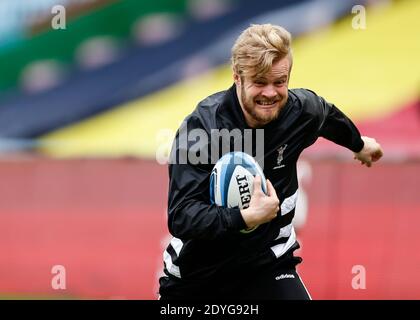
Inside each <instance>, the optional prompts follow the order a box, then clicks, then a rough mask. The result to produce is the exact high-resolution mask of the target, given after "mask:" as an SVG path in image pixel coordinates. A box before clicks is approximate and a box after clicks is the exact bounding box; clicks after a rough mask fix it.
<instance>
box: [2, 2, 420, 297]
mask: <svg viewBox="0 0 420 320" xmlns="http://www.w3.org/2000/svg"><path fill="white" fill-rule="evenodd" d="M55 5H63V6H64V8H65V9H66V16H65V17H66V19H65V23H66V26H65V29H58V30H55V29H53V28H52V25H51V21H52V19H53V18H54V16H56V15H57V14H56V13H52V8H53V7H54V6H55ZM355 5H362V6H364V7H365V8H366V28H365V29H354V28H353V27H352V23H354V19H355V18H357V15H358V13H357V12H353V13H352V8H354V6H355ZM356 8H358V7H356ZM419 18H420V1H416V0H412V1H410V0H400V1H365V0H359V1H352V0H346V1H333V0H311V1H309V0H282V1H280V0H260V1H252V0H242V1H240V0H178V1H172V0H154V1H138V0H84V1H83V0H61V1H58V0H30V1H26V0H2V1H0V70H1V72H0V199H1V200H0V253H1V254H0V298H16V299H23V298H28V297H29V298H40V299H43V298H59V299H61V298H70V299H71V298H76V299H156V291H157V278H158V275H159V273H160V271H161V269H162V252H163V248H164V246H165V244H166V242H167V240H168V238H167V237H168V231H167V227H166V193H167V168H166V166H165V165H161V164H159V163H158V162H157V161H156V153H157V152H158V153H161V152H163V153H165V150H166V151H167V148H168V147H169V146H170V139H171V137H172V134H173V133H174V132H175V130H176V129H177V127H178V126H179V124H180V123H181V121H182V120H183V118H184V117H185V116H186V115H187V114H188V113H189V112H190V111H191V110H192V109H193V108H194V107H195V105H196V104H197V102H198V101H199V100H201V99H202V98H204V97H205V96H207V95H209V94H210V93H213V92H215V91H219V90H224V89H225V88H227V87H228V86H230V85H231V83H232V77H231V71H230V68H229V61H228V60H229V55H230V48H231V46H232V44H233V41H234V39H235V38H236V37H237V36H238V34H239V33H240V31H241V30H242V29H244V28H246V27H247V26H248V25H249V24H250V23H264V22H270V23H274V24H280V25H283V26H284V27H286V28H287V29H288V30H289V31H291V33H292V34H293V37H294V67H293V71H292V78H291V84H290V87H291V88H293V87H306V88H311V89H313V90H314V91H316V92H317V93H318V94H320V95H322V96H324V97H325V98H326V99H327V100H329V101H330V102H333V103H335V104H336V105H337V106H339V107H340V108H341V109H342V110H343V111H344V112H346V113H347V114H348V115H349V116H351V118H352V119H354V121H355V122H356V123H357V124H358V126H359V127H360V129H361V131H362V133H363V134H364V135H368V136H372V137H375V138H376V139H377V140H378V141H379V142H380V143H381V144H382V146H383V148H384V150H385V156H384V159H383V161H382V162H381V163H379V164H377V165H376V166H374V167H373V168H371V169H366V168H364V167H361V166H360V165H358V164H357V163H355V162H353V161H352V155H351V152H349V151H347V150H345V149H342V148H338V147H336V146H334V145H332V144H331V143H328V142H325V141H319V142H317V143H316V144H315V145H314V146H312V147H311V148H310V149H308V150H307V151H305V153H304V154H303V155H302V160H301V161H300V163H299V176H300V183H301V190H302V193H301V197H300V202H299V216H298V220H297V222H296V223H297V224H296V227H297V228H298V230H299V232H298V238H299V239H300V241H301V244H302V249H300V252H299V253H300V254H301V256H302V257H303V259H304V263H303V264H302V265H301V266H299V271H300V273H301V275H302V277H303V279H304V281H305V284H306V286H307V287H308V289H309V290H310V292H311V294H312V296H313V298H314V299H419V298H420V275H419V270H420V254H419V252H418V248H419V245H420V233H419V232H418V231H419V225H420V193H419V190H420V182H419V180H420V162H419V159H420V38H419V30H420V19H419ZM61 22H63V20H62V21H61ZM54 265H62V266H64V267H65V270H66V289H65V290H54V289H53V288H52V286H51V281H52V278H53V276H54V274H52V273H51V270H52V267H53V266H54ZM358 265H361V266H363V267H364V268H365V271H366V288H365V289H359V290H355V289H353V287H352V281H353V280H354V277H355V276H356V274H354V273H352V268H353V267H354V266H358Z"/></svg>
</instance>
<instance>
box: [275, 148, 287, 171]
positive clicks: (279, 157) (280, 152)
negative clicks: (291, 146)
mask: <svg viewBox="0 0 420 320" xmlns="http://www.w3.org/2000/svg"><path fill="white" fill-rule="evenodd" d="M286 148H287V144H284V145H282V146H281V147H280V148H278V149H277V152H278V155H277V165H276V166H275V167H274V168H273V169H280V168H283V167H284V164H282V161H283V153H284V150H286Z"/></svg>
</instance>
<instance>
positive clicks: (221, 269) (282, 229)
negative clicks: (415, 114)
mask: <svg viewBox="0 0 420 320" xmlns="http://www.w3.org/2000/svg"><path fill="white" fill-rule="evenodd" d="M288 93H289V95H288V100H287V102H286V104H285V106H284V107H283V109H282V110H281V111H280V114H279V116H278V117H277V119H275V120H273V121H272V122H270V123H269V124H267V125H266V126H264V127H263V128H260V129H263V130H264V131H263V133H264V134H263V140H261V139H257V138H256V137H258V133H257V130H258V129H252V128H250V127H249V126H248V125H247V124H246V121H245V118H244V115H243V112H242V109H241V106H240V104H239V100H238V97H237V94H236V89H235V86H234V85H233V86H232V87H231V88H230V89H228V90H226V91H223V92H218V93H216V94H213V95H211V96H209V97H208V98H206V99H205V100H203V101H201V102H200V103H199V104H198V106H197V108H196V109H195V110H194V111H193V112H192V113H191V114H190V115H189V116H188V117H187V118H186V119H185V120H184V123H183V126H181V128H180V129H179V130H178V132H177V135H176V137H175V140H174V144H173V148H172V153H171V162H170V164H169V197H168V227H169V231H170V233H171V234H172V236H173V238H172V240H171V242H170V244H169V245H168V247H167V249H166V250H165V251H164V255H163V256H164V265H165V268H164V271H165V273H166V275H168V276H169V277H172V278H173V279H178V280H179V281H181V282H182V281H184V282H186V283H202V284H204V283H209V282H213V281H217V279H218V278H223V279H226V278H229V277H232V276H234V275H237V274H246V272H252V271H255V270H264V268H265V267H268V266H270V265H273V264H276V263H279V261H282V259H283V260H284V259H285V257H286V256H287V257H290V256H293V255H290V253H291V252H293V251H294V250H295V249H297V248H298V247H299V244H298V243H297V241H296V235H295V232H294V229H293V226H292V219H293V216H294V213H295V206H296V201H297V195H298V180H297V173H296V162H297V160H298V157H299V155H300V154H301V152H302V151H303V150H304V149H305V148H307V147H308V146H310V145H312V144H313V143H314V142H315V141H316V140H317V138H318V137H324V138H326V139H328V140H331V141H333V142H335V143H337V144H339V145H341V146H344V147H346V148H348V149H350V150H352V151H354V152H359V151H360V150H361V149H362V148H363V140H362V139H361V136H360V133H359V131H358V129H357V128H356V126H355V125H354V124H353V123H352V121H351V120H350V119H349V118H347V117H346V116H345V115H344V114H343V113H342V112H341V111H340V110H339V109H338V108H337V107H335V106H334V105H333V104H330V103H328V102H326V101H325V100H324V99H323V98H322V97H320V96H318V95H316V94H315V93H314V92H312V91H310V90H307V89H291V90H289V91H288ZM194 129H196V130H195V131H196V132H195V131H194ZM198 129H199V130H198ZM222 129H227V130H228V131H229V132H233V130H236V132H237V133H238V130H239V132H240V133H242V134H238V135H232V137H233V138H232V141H231V145H232V146H234V143H235V141H234V140H235V139H243V140H245V137H246V136H247V134H248V137H249V133H255V134H254V139H253V140H252V141H254V145H253V146H252V148H251V149H252V152H253V153H255V154H257V153H258V150H257V149H258V148H259V147H260V149H259V150H261V146H260V145H258V144H261V143H264V146H263V147H264V148H263V150H264V153H263V158H262V159H257V161H258V162H259V163H260V164H262V165H263V171H264V174H265V176H266V178H268V179H269V180H270V181H271V182H272V184H273V186H274V188H275V190H276V192H277V196H278V198H279V200H280V203H281V205H280V211H279V212H278V214H277V217H276V218H275V219H273V220H271V221H270V222H269V223H265V224H262V225H260V226H259V227H258V228H256V229H255V231H253V232H250V233H241V232H240V230H241V229H244V228H246V224H245V222H244V220H243V218H242V215H241V213H240V210H239V209H238V208H224V207H219V206H216V205H214V204H211V203H210V191H209V186H210V182H209V179H210V173H211V170H212V168H213V166H214V164H215V160H217V159H218V158H220V157H221V156H222V155H223V154H222V153H223V152H220V154H219V155H218V157H216V159H215V158H214V153H212V151H210V148H211V147H215V146H216V147H217V146H220V144H219V142H218V141H216V142H215V141H214V139H208V140H209V141H208V142H206V137H204V136H203V134H202V133H203V132H204V133H207V135H208V137H211V136H212V132H213V133H214V130H222ZM246 130H248V131H249V130H251V131H249V132H247V133H245V131H246ZM181 131H182V132H181ZM197 132H198V134H197ZM190 133H193V134H190ZM200 133H201V134H200ZM260 137H261V136H260ZM199 140H200V141H199ZM242 142H244V141H242ZM248 142H249V141H248ZM242 146H243V144H242ZM248 147H249V146H248ZM251 149H249V150H251ZM228 151H234V150H225V152H224V153H226V152H228ZM190 155H194V156H195V157H194V161H192V160H191V159H190V158H189V156H190ZM212 155H213V156H212ZM252 155H253V156H254V154H252ZM197 159H199V160H200V161H196V160H197ZM286 253H287V254H286Z"/></svg>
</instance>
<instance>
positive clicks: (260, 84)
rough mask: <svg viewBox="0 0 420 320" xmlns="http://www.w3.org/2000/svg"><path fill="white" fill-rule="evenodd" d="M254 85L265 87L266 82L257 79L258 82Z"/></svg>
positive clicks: (255, 81)
mask: <svg viewBox="0 0 420 320" xmlns="http://www.w3.org/2000/svg"><path fill="white" fill-rule="evenodd" d="M254 84H255V85H256V86H264V85H265V81H264V80H259V79H257V80H254Z"/></svg>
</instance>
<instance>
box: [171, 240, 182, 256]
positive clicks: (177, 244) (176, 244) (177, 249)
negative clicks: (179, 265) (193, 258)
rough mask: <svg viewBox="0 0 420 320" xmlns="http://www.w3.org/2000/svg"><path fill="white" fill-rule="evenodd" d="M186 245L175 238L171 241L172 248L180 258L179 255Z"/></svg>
mask: <svg viewBox="0 0 420 320" xmlns="http://www.w3.org/2000/svg"><path fill="white" fill-rule="evenodd" d="M183 245H184V243H183V242H182V240H181V239H178V238H175V237H173V238H172V240H171V246H172V248H174V250H175V252H176V254H177V255H178V256H179V253H180V252H181V249H182V247H183Z"/></svg>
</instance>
